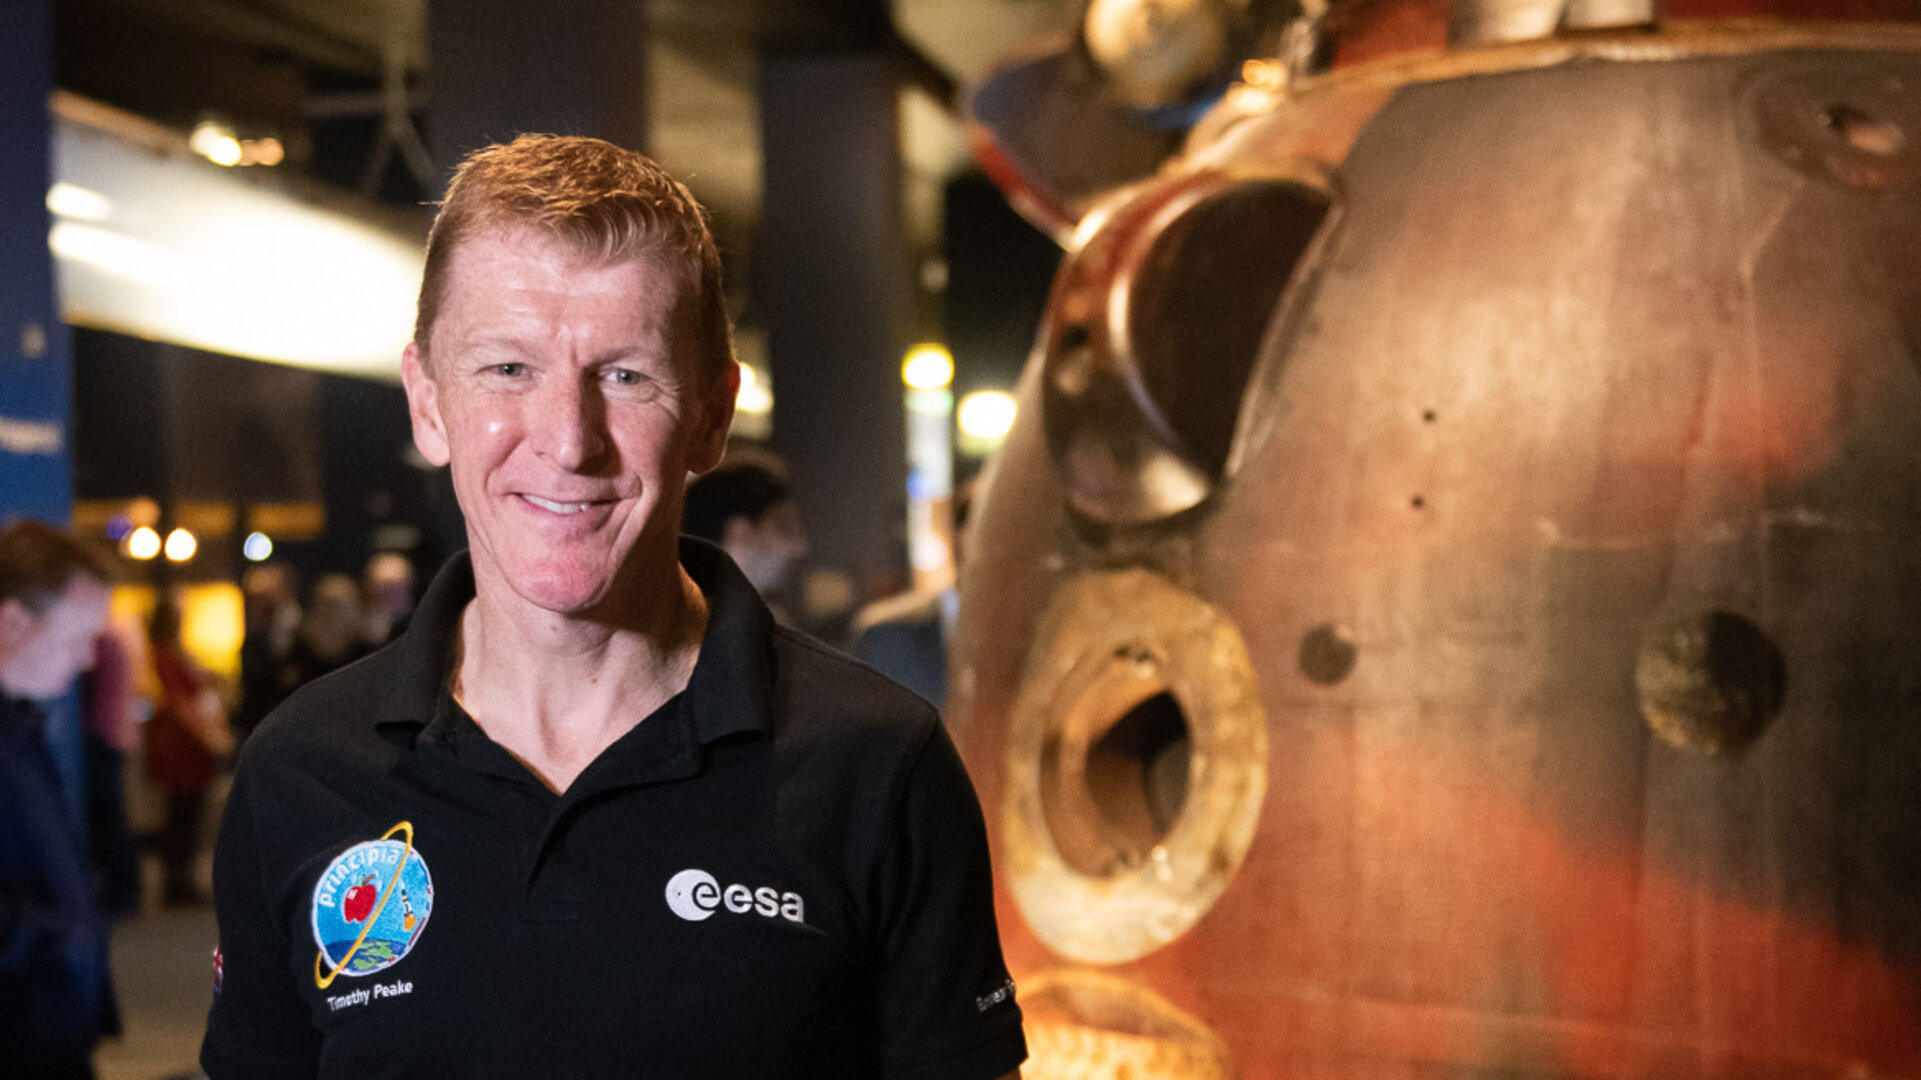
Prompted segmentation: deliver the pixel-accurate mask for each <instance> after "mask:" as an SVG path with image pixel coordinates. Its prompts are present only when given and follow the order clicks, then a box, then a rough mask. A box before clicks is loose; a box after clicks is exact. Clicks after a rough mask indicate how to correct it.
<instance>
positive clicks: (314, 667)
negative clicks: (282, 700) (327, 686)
mask: <svg viewBox="0 0 1921 1080" xmlns="http://www.w3.org/2000/svg"><path fill="white" fill-rule="evenodd" d="M372 651H373V645H372V644H371V643H370V642H368V640H367V609H366V607H365V605H363V604H362V603H361V592H360V583H359V582H358V581H355V580H354V579H353V577H352V576H351V575H348V574H323V575H321V577H320V580H318V581H316V582H314V587H313V595H312V596H311V597H309V598H308V600H307V607H306V611H305V612H304V613H303V614H302V615H301V617H300V632H299V633H298V634H296V635H294V645H293V653H292V663H293V667H294V669H295V670H296V672H297V673H298V675H297V680H298V681H297V683H296V685H304V684H306V683H309V682H312V681H313V680H315V679H317V678H319V677H320V676H322V675H325V674H327V673H328V672H330V671H333V670H335V669H336V668H341V667H345V666H346V665H348V664H351V663H353V662H354V661H355V660H358V659H360V658H361V657H363V656H365V655H367V654H368V653H370V652H372Z"/></svg>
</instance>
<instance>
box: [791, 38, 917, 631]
mask: <svg viewBox="0 0 1921 1080" xmlns="http://www.w3.org/2000/svg"><path fill="white" fill-rule="evenodd" d="M758 82H759V86H758V90H759V99H760V115H761V140H762V149H763V154H764V161H765V173H764V177H763V187H762V195H761V223H760V232H759V235H758V238H757V241H756V245H755V249H756V250H755V270H756V276H755V280H754V298H755V303H756V305H757V306H758V308H759V309H760V312H761V314H762V316H763V318H764V320H765V323H766V326H767V340H768V366H769V368H770V369H771V375H772V378H773V385H774V418H773V437H772V440H771V441H772V443H773V446H774V449H775V450H776V451H778V452H779V453H780V454H781V455H782V456H783V457H785V458H786V459H787V463H788V465H789V466H790V468H791V469H792V471H793V478H794V487H795V491H796V495H797V497H798V499H799V502H800V505H801V510H802V513H803V514H804V515H805V517H806V520H807V525H808V530H809V534H810V537H811V539H812V542H813V561H814V563H815V564H816V565H825V566H832V567H835V568H838V569H841V570H843V571H845V572H847V573H849V574H850V575H852V577H853V578H854V581H855V583H856V586H857V587H858V589H859V590H860V591H861V592H862V593H864V594H871V593H873V592H875V591H878V590H880V589H882V588H885V587H888V586H894V587H898V586H899V585H901V584H904V583H905V582H906V580H907V573H906V566H907V563H906V552H905V541H904V536H905V529H906V502H907V492H906V481H907V466H906V457H905V445H904V438H905V421H904V419H903V407H902V386H901V381H900V363H901V355H902V353H903V351H904V350H905V347H906V345H907V341H906V340H905V338H906V330H905V326H906V316H907V312H908V310H909V305H910V303H911V300H912V292H911V290H912V281H911V277H910V272H909V268H908V258H907V253H906V240H905V235H904V227H903V224H902V220H901V194H900V188H901V176H900V150H899V127H898V116H897V99H896V82H895V77H894V75H893V73H892V71H891V69H890V66H889V64H888V62H887V61H886V59H885V58H884V57H883V56H882V55H880V54H879V53H878V52H854V53H829V54H819V53H812V54H794V55H783V54H777V53H775V54H765V55H763V56H762V58H761V62H760V70H759V76H758Z"/></svg>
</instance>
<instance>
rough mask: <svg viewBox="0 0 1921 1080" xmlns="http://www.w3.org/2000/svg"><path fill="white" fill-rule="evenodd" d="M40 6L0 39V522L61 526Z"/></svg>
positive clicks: (30, 6)
mask: <svg viewBox="0 0 1921 1080" xmlns="http://www.w3.org/2000/svg"><path fill="white" fill-rule="evenodd" d="M47 12H48V4H47V2H46V0H21V2H19V3H15V4H13V5H11V6H10V7H9V9H8V15H7V19H6V26H7V28H6V32H5V33H3V34H0V146H4V147H6V152H5V153H4V154H0V282H5V283H6V287H5V288H0V520H4V519H8V518H14V517H29V516H30V517H38V518H44V519H46V520H49V521H54V522H64V521H66V520H67V517H68V515H69V514H70V513H71V512H72V504H73V482H72V479H71V475H72V474H71V465H70V449H69V438H68V426H67V412H68V401H69V398H70V395H71V390H70V386H71V384H72V376H71V372H70V370H69V365H70V363H71V359H70V357H71V348H70V346H69V343H68V338H67V328H66V324H64V323H62V322H61V321H60V309H59V306H58V304H57V303H56V301H55V298H54V282H53V256H52V255H51V254H50V253H49V252H48V250H47V228H48V225H49V224H50V221H49V217H48V214H47V203H46V199H47V186H48V184H49V183H50V182H51V179H52V169H51V166H50V162H51V159H52V141H53V133H52V125H51V123H50V122H49V120H48V114H47V92H48V90H49V89H50V88H51V87H52V85H53V53H52V47H51V45H50V43H49V32H48V14H47Z"/></svg>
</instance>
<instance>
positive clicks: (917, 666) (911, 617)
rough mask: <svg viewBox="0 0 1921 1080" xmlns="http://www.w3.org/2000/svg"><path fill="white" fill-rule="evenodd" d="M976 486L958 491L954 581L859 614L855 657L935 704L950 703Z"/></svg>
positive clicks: (883, 601) (881, 602)
mask: <svg viewBox="0 0 1921 1080" xmlns="http://www.w3.org/2000/svg"><path fill="white" fill-rule="evenodd" d="M973 500H974V482H973V481H969V482H968V483H965V484H962V485H960V486H959V487H957V488H955V489H954V537H953V552H954V575H955V580H953V581H950V582H948V583H947V584H946V585H943V586H941V587H939V588H930V589H918V590H914V591H911V592H905V593H901V594H899V595H897V596H889V597H885V598H883V599H880V600H876V601H874V602H873V603H871V604H869V605H867V606H866V607H864V608H862V609H860V611H859V612H857V613H856V614H855V615H854V621H853V624H852V626H851V627H850V629H849V634H850V636H851V638H852V640H853V643H854V655H855V656H857V657H859V658H860V659H861V660H862V661H863V662H865V663H867V664H871V665H872V666H873V667H874V669H875V670H877V671H879V672H880V673H881V674H883V675H885V676H887V677H888V678H890V679H893V680H894V681H895V682H897V683H900V684H901V685H902V686H905V687H906V688H908V689H909V690H912V691H913V692H914V693H916V694H919V695H920V696H921V697H924V698H926V699H927V700H928V701H931V702H933V703H934V704H936V705H940V706H943V707H945V705H946V703H947V650H948V648H949V647H950V645H951V643H952V642H953V639H954V621H955V619H956V618H957V617H958V616H959V614H960V582H959V577H960V569H961V551H962V548H963V546H964V545H963V542H964V541H965V539H966V537H967V517H968V514H969V512H970V511H971V509H972V506H973Z"/></svg>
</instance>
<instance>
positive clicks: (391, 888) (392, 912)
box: [313, 821, 434, 990]
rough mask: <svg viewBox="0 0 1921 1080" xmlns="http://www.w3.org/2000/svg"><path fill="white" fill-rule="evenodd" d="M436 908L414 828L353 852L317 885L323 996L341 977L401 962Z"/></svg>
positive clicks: (406, 826)
mask: <svg viewBox="0 0 1921 1080" xmlns="http://www.w3.org/2000/svg"><path fill="white" fill-rule="evenodd" d="M396 836H399V837H400V839H395V837H396ZM433 909H434V882H433V877H432V875H430V874H429V873H428V872H427V862H426V860H425V859H422V858H421V857H420V852H418V851H415V850H414V828H413V825H412V824H411V823H410V822H405V821H403V822H401V823H400V824H398V825H395V826H394V827H393V828H391V829H389V830H387V834H386V835H385V836H383V837H381V838H380V839H378V840H369V841H367V842H366V843H364V844H355V845H354V846H353V847H350V848H348V849H347V850H346V851H344V852H342V853H341V854H340V856H339V857H338V858H336V859H334V861H333V862H331V863H329V864H327V869H326V872H324V873H322V874H321V875H320V881H319V882H318V883H317V884H315V886H314V893H313V936H314V943H315V944H316V945H319V946H320V953H319V955H317V956H315V957H314V984H315V985H316V986H319V987H320V988H321V989H323V990H324V989H326V988H327V987H328V986H330V985H332V983H333V981H334V979H335V978H336V977H338V976H340V975H349V976H354V977H359V976H362V975H372V974H373V973H375V972H377V971H384V970H385V969H387V968H390V967H392V966H393V965H395V964H397V963H399V962H400V960H401V958H402V957H404V956H406V955H407V953H408V952H410V951H412V949H413V947H414V943H415V942H417V941H419V940H420V932H421V931H422V930H424V929H426V926H427V917H428V916H429V915H431V914H432V913H433Z"/></svg>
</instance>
